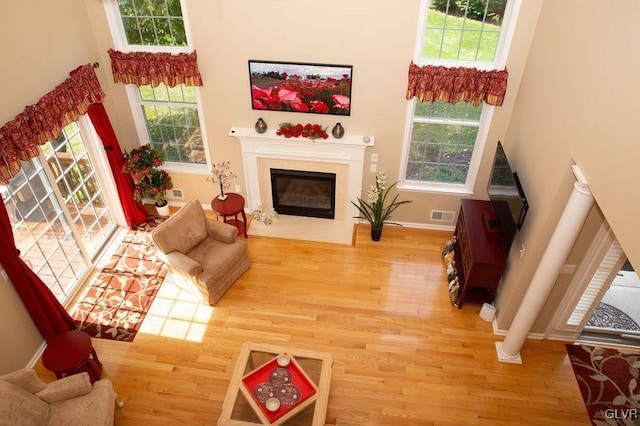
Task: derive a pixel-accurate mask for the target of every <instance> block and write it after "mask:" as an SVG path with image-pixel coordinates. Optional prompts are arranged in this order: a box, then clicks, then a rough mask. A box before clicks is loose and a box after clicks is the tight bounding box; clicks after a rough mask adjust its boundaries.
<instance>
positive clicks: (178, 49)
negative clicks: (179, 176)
mask: <svg viewBox="0 0 640 426" xmlns="http://www.w3.org/2000/svg"><path fill="white" fill-rule="evenodd" d="M103 1H104V5H105V9H106V11H107V17H108V21H109V26H110V28H111V32H112V35H113V39H114V43H115V45H116V47H117V49H119V50H122V51H125V52H131V51H145V52H168V53H174V54H175V53H188V52H191V51H192V50H193V49H192V47H191V41H190V37H189V29H188V23H187V17H186V13H185V9H184V2H183V1H181V0H103ZM127 96H128V98H129V103H130V105H131V110H132V112H133V115H134V120H135V122H136V129H137V131H138V136H139V139H140V142H141V144H147V143H148V144H151V145H153V146H154V147H155V148H159V149H160V150H162V151H163V152H164V153H165V157H166V162H165V164H164V165H163V168H164V169H168V170H173V171H180V172H197V173H204V172H207V171H208V170H209V168H210V167H209V166H208V164H209V157H208V148H207V144H206V132H205V131H204V126H203V120H202V115H201V112H200V111H201V109H202V104H201V101H200V97H199V88H197V87H193V86H185V85H184V84H180V85H177V86H175V87H168V86H166V85H164V84H160V85H159V86H157V87H151V86H150V85H146V86H140V87H136V86H132V85H127Z"/></svg>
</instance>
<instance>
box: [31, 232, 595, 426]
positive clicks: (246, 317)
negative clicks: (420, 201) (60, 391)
mask: <svg viewBox="0 0 640 426" xmlns="http://www.w3.org/2000/svg"><path fill="white" fill-rule="evenodd" d="M368 232H369V228H368V227H366V226H362V227H360V229H359V232H358V235H357V237H356V246H355V247H352V246H341V245H332V244H325V243H312V242H302V241H294V240H283V239H272V238H266V237H250V238H249V239H248V240H247V241H248V244H249V251H250V258H251V261H252V266H251V269H250V270H249V271H248V272H247V273H245V274H244V275H243V276H242V277H241V278H240V280H239V281H238V282H237V283H236V284H235V285H234V286H233V287H231V289H230V290H229V291H228V292H227V293H226V294H225V296H224V297H223V299H222V300H221V301H220V302H219V303H218V304H217V305H216V306H215V307H214V308H212V309H210V308H208V307H207V306H206V305H199V307H200V308H199V310H198V311H197V312H196V313H194V314H189V315H186V314H184V313H182V314H181V313H180V311H179V310H177V309H176V306H177V304H178V302H176V303H174V305H173V306H170V304H168V303H165V302H164V301H161V302H158V301H156V303H159V305H158V306H160V308H157V309H156V311H159V310H162V309H165V310H166V312H165V314H166V316H167V321H171V320H175V321H176V323H175V324H174V325H173V327H174V328H173V330H169V331H168V332H167V331H166V330H165V332H164V333H163V332H161V331H162V330H161V327H160V326H158V327H154V326H151V327H149V329H150V330H151V331H153V330H154V329H155V330H156V332H157V334H152V333H150V332H149V331H148V332H147V333H144V332H140V333H139V334H138V335H137V337H136V338H135V340H134V341H133V342H132V343H123V342H115V341H109V340H102V339H94V346H95V348H96V350H97V352H98V355H99V357H100V359H101V361H102V362H103V364H104V374H103V377H108V378H110V379H111V380H112V381H113V384H114V387H115V389H116V391H117V392H118V393H119V395H120V398H121V399H123V400H124V401H125V402H126V405H125V406H124V408H122V409H117V410H116V424H117V425H158V424H171V425H176V424H183V425H192V424H194V425H197V424H207V425H212V424H216V421H217V417H218V415H219V414H220V411H221V407H222V401H223V399H224V396H225V392H226V388H227V384H228V382H229V379H230V377H231V372H232V371H233V367H234V365H235V359H236V356H237V355H238V353H239V351H240V346H241V345H242V343H243V342H245V341H253V342H263V343H272V344H277V345H284V346H293V347H299V348H307V349H312V350H318V351H327V352H331V353H332V354H333V356H334V364H333V373H332V380H331V390H330V397H329V408H328V411H327V424H330V425H387V424H404V425H445V424H446V425H449V424H451V425H471V424H484V425H514V424H529V425H533V424H535V425H540V424H545V425H552V424H557V425H588V424H590V422H589V419H588V417H587V414H586V409H585V408H584V404H583V402H582V398H581V396H580V391H579V389H578V385H577V382H576V379H575V377H574V375H573V372H572V370H571V365H570V364H569V360H568V358H567V354H566V351H565V348H564V344H562V343H560V342H552V341H531V340H529V341H527V342H526V344H525V346H524V348H523V350H522V358H523V360H524V363H523V364H522V365H513V364H504V363H500V362H498V361H497V358H496V353H495V346H494V342H496V341H500V340H502V339H503V338H502V337H500V336H495V335H494V334H493V333H492V327H491V324H489V323H486V322H484V321H483V320H482V319H480V317H479V316H478V312H479V309H480V306H479V305H473V304H466V305H465V306H464V308H463V309H461V310H458V309H457V308H453V307H452V306H451V304H450V303H449V300H448V294H447V285H446V277H445V271H444V266H443V263H442V259H441V256H440V250H441V248H442V246H443V244H444V243H445V241H446V240H447V239H448V238H449V237H450V233H447V232H438V231H427V230H416V229H409V228H393V227H390V226H389V227H385V229H384V233H383V236H382V240H381V241H380V242H377V243H376V242H371V241H370V237H369V235H368ZM165 284H166V283H165ZM163 287H164V285H163ZM156 303H154V308H155V307H156V306H155V305H156ZM171 309H174V310H173V311H170V310H171ZM168 312H171V313H168ZM189 318H190V320H189ZM148 319H149V318H148ZM179 320H181V321H182V323H186V324H182V325H180V324H179V323H178V321H179ZM145 322H146V321H145ZM189 323H191V326H193V327H192V328H189V330H188V331H185V330H187V328H188V327H189ZM167 324H168V322H167V323H166V324H165V326H166V325H167ZM185 327H186V328H185ZM168 328H169V329H170V328H171V327H168ZM172 333H173V334H172ZM163 334H164V335H163ZM171 335H173V336H176V337H167V336H171ZM178 336H181V337H178ZM36 369H37V370H38V372H39V374H40V376H41V377H42V378H43V379H44V380H46V381H50V380H53V379H54V377H53V375H52V374H51V373H49V372H48V371H47V370H45V369H44V367H42V365H41V364H40V363H38V365H37V366H36Z"/></svg>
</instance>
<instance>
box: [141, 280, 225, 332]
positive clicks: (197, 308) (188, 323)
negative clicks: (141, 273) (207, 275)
mask: <svg viewBox="0 0 640 426" xmlns="http://www.w3.org/2000/svg"><path fill="white" fill-rule="evenodd" d="M213 309H214V308H213V307H211V306H209V305H208V304H207V302H206V301H204V300H203V298H202V295H200V293H198V292H197V289H195V288H194V287H193V285H192V284H191V283H189V282H187V281H186V280H184V279H183V278H182V277H180V276H179V275H177V274H175V273H169V275H167V278H166V279H165V281H164V283H162V287H160V291H158V295H157V296H156V298H155V300H154V301H153V304H152V305H151V307H150V308H149V313H148V314H147V317H146V318H145V319H144V322H143V323H142V326H141V327H140V333H146V334H153V335H156V336H163V337H170V338H173V339H182V340H188V341H191V342H202V340H203V338H204V334H205V332H206V331H207V325H208V323H209V320H210V319H211V315H212V314H213Z"/></svg>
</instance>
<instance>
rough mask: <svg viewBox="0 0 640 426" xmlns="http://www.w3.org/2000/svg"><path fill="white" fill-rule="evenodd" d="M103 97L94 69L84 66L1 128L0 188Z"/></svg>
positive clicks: (90, 66)
mask: <svg viewBox="0 0 640 426" xmlns="http://www.w3.org/2000/svg"><path fill="white" fill-rule="evenodd" d="M103 98H104V92H103V91H102V89H101V88H100V83H99V82H98V78H97V77H96V74H95V71H94V69H93V66H92V65H85V66H82V67H79V68H77V69H76V70H74V71H72V72H71V76H70V77H69V78H67V79H66V80H65V81H64V82H62V83H61V84H59V85H58V86H57V87H56V88H55V89H53V90H52V91H51V92H49V93H47V94H46V95H44V96H43V97H42V98H40V100H39V101H38V103H36V104H35V105H31V106H28V107H26V108H25V109H24V111H22V112H21V113H20V114H18V115H17V116H16V117H15V118H14V119H13V120H11V121H9V122H7V123H6V124H4V125H3V126H2V127H1V128H0V185H6V184H8V183H9V180H10V179H11V178H12V177H13V176H15V174H16V173H18V171H19V170H20V167H21V163H20V162H21V161H28V160H30V159H31V158H33V157H35V156H37V155H38V145H42V144H44V143H46V142H47V141H49V140H51V139H55V138H57V137H58V135H59V134H60V131H61V129H62V128H63V127H64V126H66V125H67V124H69V123H71V122H73V121H76V120H77V119H78V117H80V116H81V115H83V114H84V113H86V112H87V108H88V107H89V105H91V104H93V103H96V102H102V100H103Z"/></svg>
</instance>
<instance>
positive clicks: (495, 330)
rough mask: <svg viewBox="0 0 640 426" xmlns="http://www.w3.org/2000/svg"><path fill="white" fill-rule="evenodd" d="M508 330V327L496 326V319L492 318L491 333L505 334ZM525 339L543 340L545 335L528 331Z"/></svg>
mask: <svg viewBox="0 0 640 426" xmlns="http://www.w3.org/2000/svg"><path fill="white" fill-rule="evenodd" d="M508 332H509V329H506V330H505V329H503V328H498V322H497V320H496V319H494V320H493V334H495V335H496V336H506V335H507V333H508ZM527 339H532V340H544V339H545V335H544V333H529V334H528V335H527Z"/></svg>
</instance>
